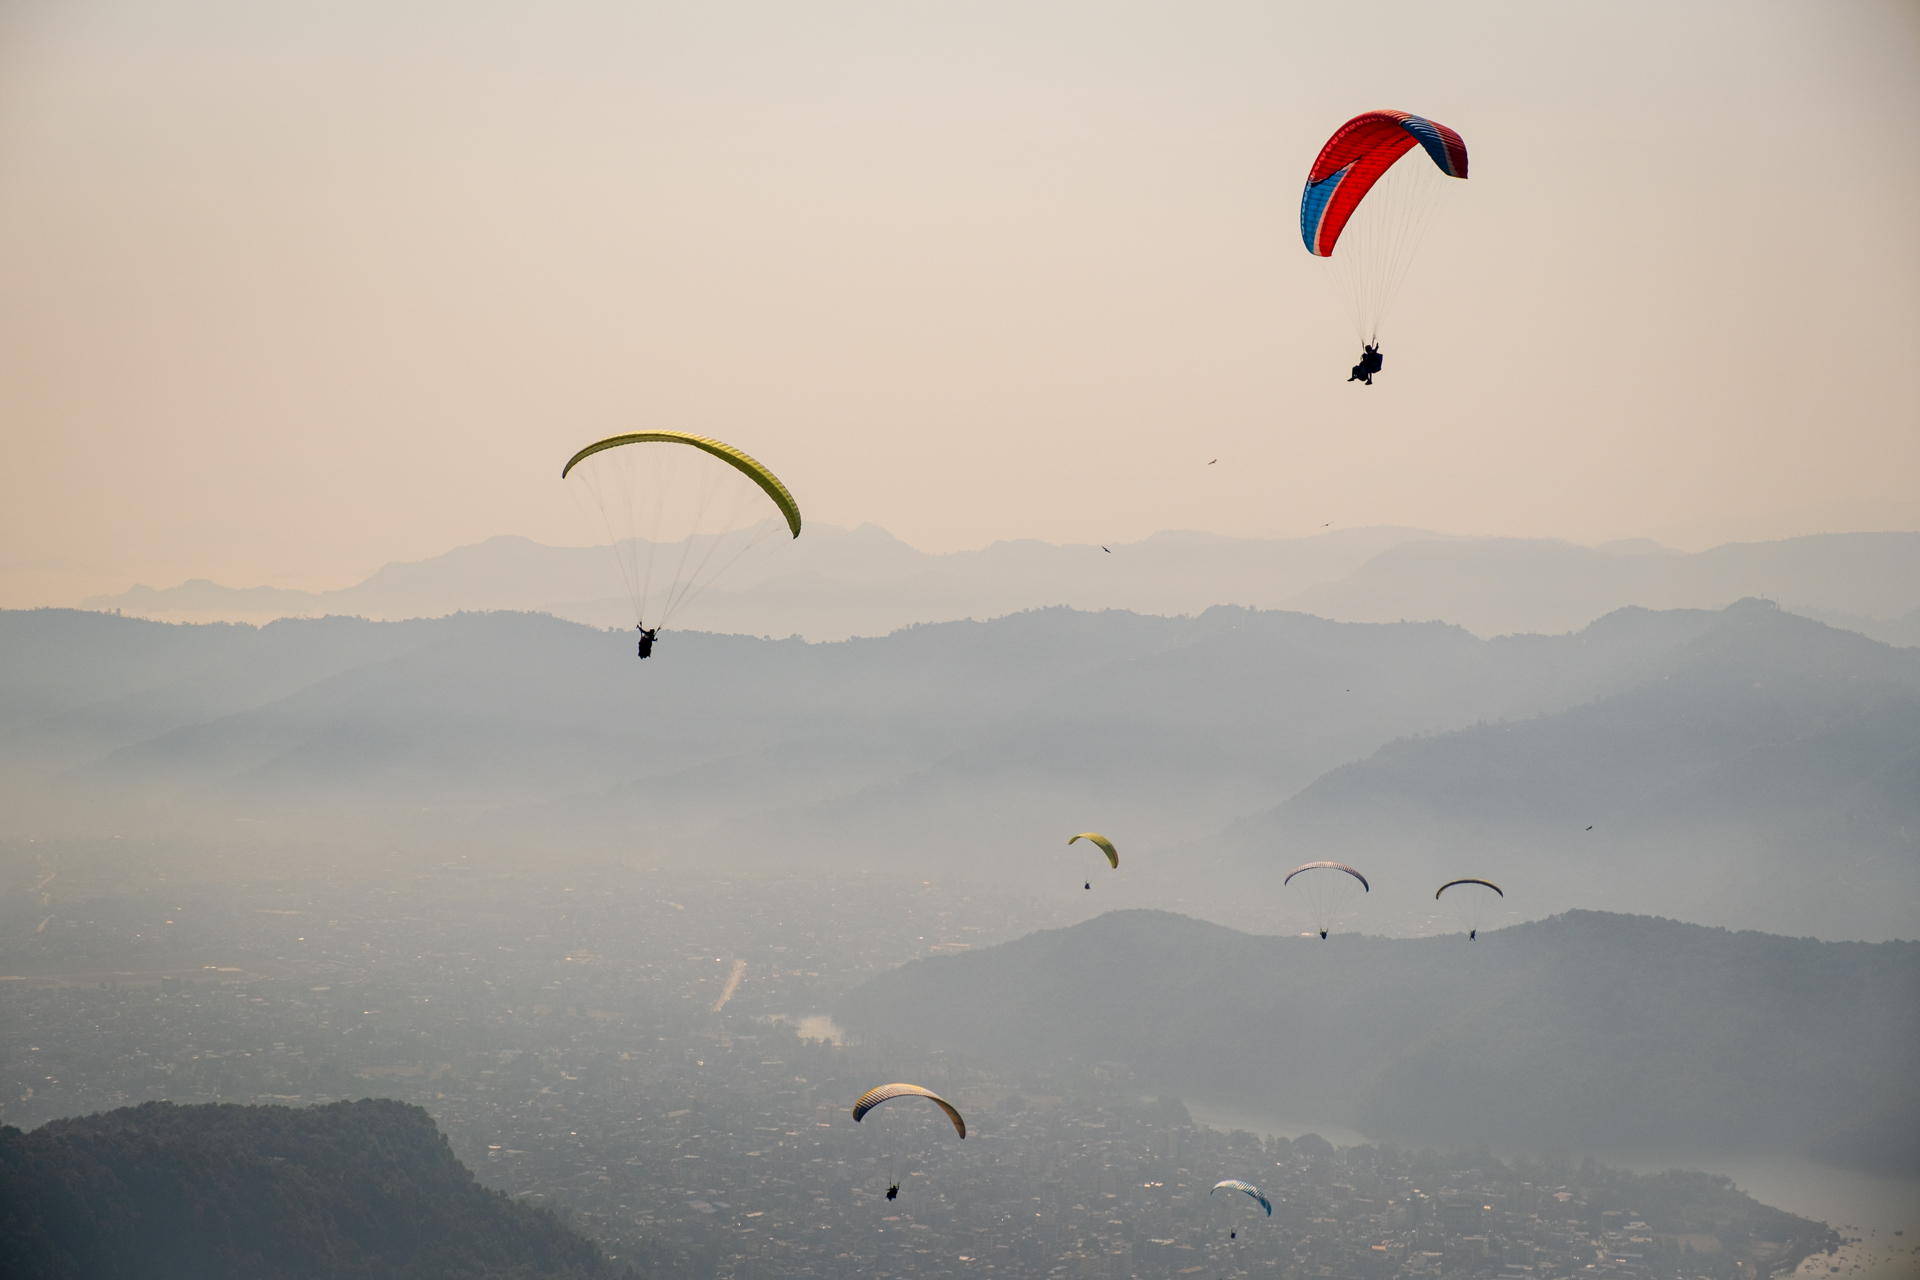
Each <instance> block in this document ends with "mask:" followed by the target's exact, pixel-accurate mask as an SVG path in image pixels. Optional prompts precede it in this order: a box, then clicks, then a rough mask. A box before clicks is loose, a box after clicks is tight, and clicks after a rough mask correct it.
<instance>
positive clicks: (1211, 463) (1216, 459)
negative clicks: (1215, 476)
mask: <svg viewBox="0 0 1920 1280" xmlns="http://www.w3.org/2000/svg"><path fill="white" fill-rule="evenodd" d="M1218 461H1220V459H1218V458H1215V459H1214V460H1213V462H1218ZM1213 462H1209V463H1208V464H1207V465H1208V466H1212V465H1213Z"/></svg>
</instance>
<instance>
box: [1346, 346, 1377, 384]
mask: <svg viewBox="0 0 1920 1280" xmlns="http://www.w3.org/2000/svg"><path fill="white" fill-rule="evenodd" d="M1380 364H1381V357H1380V344H1379V343H1377V342H1369V343H1368V344H1367V345H1366V346H1365V347H1363V348H1362V349H1361V351H1360V363H1359V364H1357V365H1355V366H1353V372H1352V373H1351V374H1349V375H1348V376H1347V381H1348V382H1362V383H1365V384H1366V385H1367V386H1369V387H1370V386H1372V385H1373V375H1374V374H1376V373H1378V372H1380Z"/></svg>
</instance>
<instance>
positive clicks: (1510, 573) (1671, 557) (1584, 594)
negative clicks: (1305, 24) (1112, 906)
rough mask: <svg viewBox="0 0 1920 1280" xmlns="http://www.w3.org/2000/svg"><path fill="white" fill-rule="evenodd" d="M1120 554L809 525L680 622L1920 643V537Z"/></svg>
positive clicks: (1200, 548) (524, 578)
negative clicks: (1213, 627)
mask: <svg viewBox="0 0 1920 1280" xmlns="http://www.w3.org/2000/svg"><path fill="white" fill-rule="evenodd" d="M1113 551H1114V553H1115V554H1112V555H1107V554H1102V549H1101V548H1100V547H1099V546H1097V545H1095V544H1091V543H1088V544H1083V545H1054V544H1049V543H1043V542H1038V541H1035V540H1031V539H1026V540H1013V541H1005V542H996V543H993V544H991V545H989V546H987V547H984V548H980V549H978V550H973V551H959V552H950V553H944V554H929V553H925V552H920V551H917V550H915V549H914V548H912V547H910V546H908V545H907V544H905V543H903V542H900V541H899V540H898V539H895V538H893V537H892V535H890V534H888V533H887V532H886V531H885V530H882V529H879V528H878V527H876V526H872V525H862V526H860V527H859V528H856V529H851V530H848V529H840V528H836V527H833V526H813V527H812V528H810V530H809V537H807V538H804V539H802V540H800V541H799V542H796V543H794V544H792V545H791V546H789V547H784V548H782V549H781V551H780V553H779V554H778V555H777V556H775V557H772V558H770V559H769V560H767V561H766V562H764V564H762V565H761V566H760V567H758V568H756V569H755V570H754V571H753V572H751V573H748V574H745V575H743V576H741V577H739V578H737V579H733V580H730V581H727V582H725V583H723V584H722V585H721V586H720V587H718V588H716V589H715V590H713V591H711V592H710V593H708V594H707V595H705V596H704V597H703V598H701V599H699V600H697V601H695V602H694V604H693V605H691V606H690V607H689V608H688V609H687V610H686V612H685V614H684V616H683V618H682V619H681V621H682V622H683V623H684V625H685V626H687V627H688V628H691V629H694V630H708V631H730V632H736V633H741V634H751V635H760V634H767V635H788V634H801V635H805V636H806V637H807V638H809V639H814V640H829V639H842V638H846V637H848V636H854V635H864V636H879V635H885V634H888V633H890V632H891V631H893V630H896V629H898V628H899V627H902V626H906V625H909V624H912V623H916V622H935V621H952V620H958V619H962V618H991V617H997V616H1002V615H1005V614H1010V613H1015V612H1019V611H1021V610H1025V609H1032V608H1042V607H1048V606H1054V605H1067V606H1071V607H1075V608H1079V609H1084V610H1098V609H1106V608H1123V609H1127V610H1130V611H1133V612H1140V613H1151V614H1161V615H1174V614H1195V613H1198V612H1201V611H1203V610H1205V609H1206V608H1208V607H1209V606H1212V605H1217V604H1238V605H1243V606H1247V607H1253V608H1261V609H1286V610H1296V611H1304V612H1309V613H1314V614H1318V615H1320V616H1324V617H1328V618H1330V619H1333V620H1337V621H1349V622H1393V621H1401V620H1405V619H1416V620H1418V619H1443V620H1445V621H1448V622H1453V623H1456V624H1459V625H1462V626H1464V627H1466V628H1467V629H1468V630H1469V631H1472V632H1473V633H1474V634H1476V635H1480V636H1492V635H1502V634H1518V633H1527V632H1539V633H1544V634H1559V633H1562V632H1566V631H1571V630H1575V629H1578V628H1580V627H1582V626H1585V625H1586V624H1587V623H1589V622H1591V621H1593V620H1594V619H1596V618H1599V617H1601V616H1604V615H1605V614H1607V613H1609V612H1612V611H1614V610H1616V609H1619V608H1622V607H1628V606H1640V607H1646V608H1653V609H1670V608H1720V607H1723V606H1725V605H1726V604H1729V603H1731V602H1732V601H1734V600H1737V599H1740V598H1742V597H1745V596H1761V597H1766V598H1771V599H1775V600H1777V601H1779V602H1780V603H1782V604H1783V605H1784V606H1786V607H1788V608H1790V609H1792V610H1794V611H1796V612H1800V613H1804V614H1807V615H1808V616H1813V617H1820V618H1823V619H1827V618H1831V619H1833V620H1835V621H1837V622H1840V623H1842V624H1843V625H1847V626H1849V627H1850V628H1852V629H1859V630H1864V631H1866V632H1868V633H1869V634H1872V635H1873V636H1875V638H1878V639H1883V640H1886V641H1888V642H1890V643H1899V644H1912V643H1914V642H1915V641H1916V640H1920V632H1916V631H1915V629H1914V628H1915V626H1916V625H1920V624H1916V622H1915V620H1914V619H1915V617H1916V616H1920V533H1853V534H1814V535H1807V536H1804V537H1799V538H1791V539H1785V540H1781V541H1778V542H1763V543H1727V544H1723V545H1721V546H1717V547H1713V548H1710V549H1708V550H1705V551H1701V552H1695V553H1682V552H1676V551H1671V550H1669V549H1667V548H1664V547H1660V546H1658V544H1653V543H1649V542H1647V541H1646V540H1644V539H1640V540H1626V541H1621V542H1614V543H1608V544H1605V545H1603V546H1600V547H1582V546H1579V545H1577V544H1574V543H1570V542H1563V541H1559V540H1554V539H1529V538H1499V537H1456V536H1450V535H1442V534H1436V533H1431V532H1428V531H1424V530H1417V529H1405V528H1400V527H1397V526H1379V527H1368V528H1358V529H1343V530H1334V531H1331V532H1328V533H1323V534H1319V535H1316V536H1313V537H1307V538H1282V539H1259V538H1231V537H1225V536H1222V535H1215V534H1203V533H1196V532H1190V531H1164V532H1161V533H1157V534H1154V535H1153V536H1151V537H1149V538H1147V539H1145V540H1143V541H1141V542H1136V543H1130V544H1124V545H1119V546H1116V547H1114V548H1113ZM613 584H614V577H613V574H612V570H611V567H610V560H609V557H608V554H607V549H606V548H604V547H549V546H543V545H541V544H539V543H535V542H533V541H531V540H530V539H527V538H523V537H518V536H514V535H502V536H498V537H495V538H491V539H487V540H486V541H483V542H480V543H474V544H470V545H467V546H462V547H457V548H454V549H452V550H450V551H448V552H445V553H443V554H442V555H439V556H436V557H431V558H429V559H426V560H420V561H410V562H394V563H391V564H388V565H386V566H383V567H382V568H380V569H379V570H377V571H375V572H374V573H373V574H371V575H370V576H368V577H367V578H365V579H363V580H362V581H361V582H359V583H356V584H354V585H352V586H349V587H345V588H341V589H338V590H334V591H326V592H308V591H301V590H295V589H286V588H277V587H264V586H262V587H247V588H229V587H224V586H221V585H219V584H217V583H212V582H209V581H206V580H202V579H196V580H194V581H191V582H187V583H183V584H181V585H179V586H176V587H169V588H164V589H158V590H156V589H154V588H151V587H146V586H136V587H133V588H129V589H128V590H126V591H123V592H119V593H114V594H108V595H97V596H91V597H88V598H87V599H86V600H85V601H84V602H83V604H82V607H86V608H99V609H121V610H123V611H132V612H134V613H137V614H141V615H144V616H156V617H186V618H192V619H196V620H219V619H225V620H238V621H252V622H260V621H266V620H270V619H272V618H276V617H283V616H314V615H317V614H327V613H343V614H349V615H354V616H365V617H369V618H376V619H393V620H399V619H404V618H414V617H437V616H444V615H446V614H449V613H454V612H459V611H475V610H503V609H504V610H521V611H528V610H530V611H538V612H549V613H553V614H555V615H556V616H558V617H564V618H568V619H570V620H574V621H579V622H585V623H588V624H590V625H595V626H613V627H621V628H624V627H627V626H630V625H631V623H632V618H631V616H630V609H629V607H628V606H627V605H626V604H625V603H624V601H623V600H622V599H621V598H620V597H618V596H617V593H616V591H615V589H614V585H613Z"/></svg>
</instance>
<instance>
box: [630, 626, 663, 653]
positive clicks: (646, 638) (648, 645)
mask: <svg viewBox="0 0 1920 1280" xmlns="http://www.w3.org/2000/svg"><path fill="white" fill-rule="evenodd" d="M633 626H634V630H636V631H638V632H639V633H640V656H641V657H643V658H651V657H652V656H653V638H654V636H656V635H658V634H659V633H660V628H658V627H654V628H652V629H648V628H646V627H643V626H641V625H640V624H639V623H637V622H636V623H634V624H633Z"/></svg>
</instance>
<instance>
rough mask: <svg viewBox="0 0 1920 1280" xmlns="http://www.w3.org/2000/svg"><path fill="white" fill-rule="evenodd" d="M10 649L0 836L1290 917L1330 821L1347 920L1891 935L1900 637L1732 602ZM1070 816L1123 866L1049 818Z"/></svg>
mask: <svg viewBox="0 0 1920 1280" xmlns="http://www.w3.org/2000/svg"><path fill="white" fill-rule="evenodd" d="M0 654H4V655H5V657H4V661H0V824H4V826H3V827H0V835H10V836H20V837H36V838H57V837H61V836H80V835H87V836H111V835H120V834H130V835H139V834H147V833H153V832H162V833H169V834H174V835H181V836H190V837H193V838H200V839H217V840H229V841H230V840H234V839H247V840H265V839H277V838H287V839H299V840H303V841H310V840H324V839H371V840H378V841H390V842H397V843H402V844H412V845H420V844H427V845H444V844H448V843H462V842H464V843H468V844H471V843H474V842H489V843H493V844H498V845H505V846H512V847H522V848H526V849H528V850H530V851H537V850H539V849H542V848H551V849H560V848H567V849H577V848H601V849H605V850H609V851H612V852H616V853H619V854H621V855H624V856H631V857H635V858H638V859H640V860H642V861H644V862H649V863H670V862H687V863H695V864H699V865H712V866H728V865H780V866H793V865H808V866H818V867H822V868H827V869H832V870H836V871H849V870H854V871H857V870H885V871H890V872H894V873H900V874H916V875H927V876H932V875H939V876H942V877H946V878H953V879H962V880H965V879H973V880H977V881H981V882H994V883H999V884H1002V885H1006V886H1015V887H1018V888H1019V889H1021V890H1022V891H1024V892H1037V893H1041V894H1046V895H1059V896H1062V897H1069V898H1073V899H1076V900H1078V901H1080V902H1081V904H1082V905H1081V906H1080V907H1079V908H1077V909H1084V910H1086V911H1089V912H1092V911H1096V910H1101V909H1105V908H1107V907H1112V906H1148V905H1151V906H1165V907H1177V908H1178V909H1180V910H1183V911H1186V912H1189V913H1190V914H1195V915H1200V916H1204V917H1207V918H1212V919H1216V920H1221V921H1224V922H1227V923H1232V924H1237V925H1245V926H1250V927H1254V928H1258V929H1260V930H1262V931H1270V930H1275V929H1281V930H1285V931H1289V932H1292V931H1297V930H1299V929H1302V928H1306V927H1309V924H1310V922H1309V921H1307V920H1306V919H1304V918H1303V916H1302V915H1301V913H1300V910H1299V905H1300V900H1299V896H1298V894H1297V893H1296V892H1294V891H1291V890H1286V891H1283V890H1282V889H1281V887H1280V883H1279V882H1280V880H1281V878H1282V877H1283V876H1284V874H1285V872H1286V870H1288V869H1289V868H1290V867H1291V866H1293V865H1295V864H1296V863H1299V862H1303V861H1307V860H1310V859H1311V858H1315V857H1324V856H1329V855H1339V856H1344V857H1345V858H1347V859H1348V860H1351V861H1355V862H1360V863H1363V864H1364V865H1365V866H1366V868H1367V869H1368V871H1369V873H1370V875H1371V877H1372V880H1373V886H1374V887H1373V892H1372V893H1371V894H1369V895H1367V896H1366V899H1365V901H1364V903H1363V904H1362V907H1361V911H1360V914H1358V915H1356V916H1355V918H1354V919H1353V920H1352V921H1351V922H1350V923H1349V924H1347V925H1345V926H1343V927H1349V928H1353V929H1357V930H1362V931H1366V932H1374V933H1386V934H1406V933H1427V932H1432V931H1433V930H1434V929H1436V928H1438V927H1441V922H1440V921H1438V920H1436V918H1435V907H1434V904H1433V902H1432V901H1431V892H1432V887H1433V886H1434V885H1436V884H1438V883H1439V881H1440V879H1441V878H1446V877H1450V876H1453V875H1462V874H1466V875H1475V874H1477V875H1489V876H1493V877H1494V878H1496V879H1499V880H1501V882H1502V883H1503V884H1505V885H1506V887H1507V888H1508V890H1509V892H1508V896H1507V898H1506V899H1505V900H1504V901H1503V902H1502V904H1501V914H1498V915H1496V917H1495V918H1492V919H1490V920H1489V921H1488V923H1489V924H1495V923H1500V922H1502V921H1512V920H1518V919H1526V918H1537V917H1539V916H1543V915H1546V914H1549V913H1551V912H1554V911H1559V910H1564V909H1566V908H1567V907H1570V906H1586V907H1594V908H1605V909H1609V910H1621V911H1637V912H1657V913H1661V914H1671V915H1675V916H1678V917H1682V918H1686V919H1690V920H1695V921H1700V922H1703V923H1710V924H1722V925H1729V926H1739V927H1763V928H1767V929H1770V930H1774V931H1777V932H1783V933H1793V934H1816V935H1819V936H1824V937H1829V938H1861V939H1880V938H1888V937H1913V936H1915V935H1916V933H1920V653H1916V652H1914V651H1911V650H1896V649H1893V648H1890V647H1888V646H1886V645H1884V644H1881V643H1878V642H1875V641H1872V640H1868V639H1866V638H1864V637H1862V636H1859V635H1857V634H1854V633H1850V632H1846V631H1841V630H1837V629H1834V628H1830V627H1827V626H1824V625H1822V624H1819V623H1815V622H1812V621H1810V620H1807V619H1804V618H1800V617H1796V616H1793V615H1790V614H1787V613H1784V612H1781V611H1779V610H1777V609H1775V608H1773V607H1772V606H1770V605H1767V604H1765V603H1763V602H1758V601H1755V602H1747V603H1743V604H1740V605H1738V606H1736V607H1733V608H1730V609H1728V610H1725V611H1723V612H1717V613H1716V612H1707V611H1693V610H1670V611H1665V612H1653V611H1648V610H1640V609H1629V610H1623V611H1620V612H1618V613H1615V614H1612V615H1609V616H1608V617H1606V618H1604V619H1602V620H1601V621H1599V622H1597V623H1595V624H1594V625H1592V626H1590V627H1587V628H1585V629H1584V630H1582V631H1580V632H1576V633H1573V634H1571V635H1563V636H1551V637H1547V636H1519V637H1507V638H1502V639H1494V640H1481V639H1477V638H1476V637H1474V636H1473V635H1471V634H1469V633H1468V632H1466V631H1464V630H1462V629H1460V628H1458V627H1451V626H1445V625H1441V624H1437V623H1409V624H1399V623H1393V624H1362V623H1338V622H1329V621H1326V620H1324V619H1320V618H1314V617H1309V616H1306V615H1302V614H1295V613H1276V612H1259V611H1252V610H1246V609H1232V608H1216V609H1212V610H1208V611H1207V612H1205V613H1203V614H1201V615H1200V616H1198V617H1188V618H1166V617H1143V616H1140V615H1135V614H1130V613H1122V612H1105V613H1081V612H1076V611H1072V610H1066V609H1050V610H1040V611H1035V612H1031V613H1024V614H1018V615H1014V616H1011V617H1006V618H1001V619H997V620H995V621H993V622H988V623H964V622H963V623H946V624H939V625H934V626H922V627H914V628H909V629H907V630H904V631H901V632H898V633H896V634H893V635H890V636H886V637H882V638H878V639H860V640H850V641H844V642H839V643H833V644H808V643H804V642H802V641H800V640H797V639H792V640H785V641H769V640H762V639H755V638H752V637H746V636H716V635H705V634H699V633H677V634H673V635H671V636H669V637H667V638H666V639H664V640H663V641H662V644H661V648H660V649H659V650H658V651H657V652H656V654H655V656H654V657H653V658H652V659H650V660H648V661H646V662H644V663H642V662H637V661H636V660H635V659H634V656H633V653H632V649H631V646H630V642H629V641H628V640H627V639H626V638H625V637H622V636H614V635H608V634H607V633H605V632H601V631H597V630H594V629H592V628H589V627H585V626H580V625H577V624H573V623H567V622H563V621H560V620H557V619H554V618H551V617H546V616H541V615H532V614H465V615H457V616H453V617H449V618H444V619H438V620H431V621H413V622H403V623H381V622H368V621H363V620H355V619H346V618H331V619H324V620H314V621H284V622H277V623H274V624H271V625H269V626H266V627H262V628H253V627H247V626H239V625H224V624H223V625H199V626H180V625H169V624H160V623H154V622H148V621H141V620H136V619H131V618H123V617H113V616H111V615H102V614H98V613H85V612H73V611H61V610H41V611H29V612H13V613H0ZM1589 826H1591V827H1593V828H1594V829H1593V830H1592V831H1588V830H1587V828H1588V827H1589ZM1090 828H1091V829H1097V830H1102V831H1104V832H1106V833H1107V834H1108V835H1109V836H1111V837H1112V838H1113V839H1114V840H1115V841H1117V842H1118V844H1119V845H1120V847H1121V849H1122V851H1123V863H1122V868H1121V871H1120V872H1118V873H1114V872H1111V871H1109V870H1107V869H1106V868H1105V866H1104V863H1103V862H1101V861H1100V859H1099V858H1098V857H1097V856H1095V855H1092V854H1090V853H1084V852H1083V851H1084V850H1085V849H1086V848H1087V846H1086V845H1084V844H1082V845H1078V846H1074V847H1073V848H1072V849H1071V850H1070V849H1068V848H1067V847H1066V837H1067V836H1069V835H1071V834H1072V833H1074V832H1076V831H1082V830H1087V829H1090ZM1083 880H1084V881H1085V882H1086V883H1089V884H1091V885H1093V887H1094V889H1095V890H1097V892H1095V893H1087V892H1086V891H1084V890H1082V888H1081V884H1082V882H1083ZM1448 927H1451V926H1450V925H1449V926H1448Z"/></svg>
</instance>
